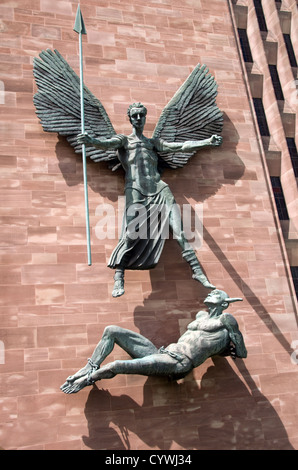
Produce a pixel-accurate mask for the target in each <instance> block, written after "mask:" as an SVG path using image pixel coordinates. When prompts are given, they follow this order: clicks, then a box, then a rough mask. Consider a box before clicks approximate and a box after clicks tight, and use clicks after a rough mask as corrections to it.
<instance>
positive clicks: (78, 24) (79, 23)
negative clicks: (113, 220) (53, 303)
mask: <svg viewBox="0 0 298 470" xmlns="http://www.w3.org/2000/svg"><path fill="white" fill-rule="evenodd" d="M73 30H74V31H75V32H76V33H78V35H79V45H80V94H81V132H82V134H85V115H84V80H83V44H82V35H83V34H87V32H86V28H85V24H84V20H83V16H82V13H81V9H80V5H78V9H77V16H76V21H75V25H74V28H73ZM82 157H83V175H84V194H85V214H86V235H87V253H88V266H91V264H92V262H91V244H90V224H89V207H88V206H89V205H88V185H87V165H86V146H85V144H82Z"/></svg>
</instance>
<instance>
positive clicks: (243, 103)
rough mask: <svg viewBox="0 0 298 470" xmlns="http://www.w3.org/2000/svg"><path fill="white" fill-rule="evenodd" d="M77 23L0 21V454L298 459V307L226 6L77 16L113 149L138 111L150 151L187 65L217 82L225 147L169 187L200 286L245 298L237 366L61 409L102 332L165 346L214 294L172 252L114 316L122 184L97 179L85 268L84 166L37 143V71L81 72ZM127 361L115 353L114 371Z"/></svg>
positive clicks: (172, 3) (34, 0)
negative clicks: (42, 61) (54, 65)
mask: <svg viewBox="0 0 298 470" xmlns="http://www.w3.org/2000/svg"><path fill="white" fill-rule="evenodd" d="M270 2H271V0H270ZM268 3H269V2H268ZM271 3H272V4H274V2H271ZM76 10H77V2H75V1H68V0H63V1H59V2H58V1H53V0H51V1H50V0H14V1H13V2H11V1H4V2H1V5H0V15H1V22H0V34H1V45H0V56H1V77H0V78H1V82H0V85H1V90H0V93H1V94H0V96H1V100H0V112H1V117H0V120H1V134H2V138H1V144H0V145H1V149H0V151H1V158H0V162H1V174H0V175H1V176H0V184H1V199H0V222H1V226H0V263H1V267H0V284H1V285H0V315H1V324H0V341H1V343H0V346H1V355H0V359H1V362H0V373H1V378H0V384H1V385H0V394H1V399H0V416H1V420H0V422H1V424H0V446H1V447H2V448H4V449H7V450H12V449H18V450H21V449H26V450H29V449H33V450H54V449H62V450H66V449H69V450H72V449H75V450H81V449H82V450H87V449H99V450H103V449H108V450H125V449H130V450H158V449H160V450H191V449H194V450H211V449H212V450H213V449H223V450H226V449H249V450H253V449H297V448H298V431H297V429H298V426H297V423H298V409H297V385H298V368H297V356H298V330H297V309H296V308H297V303H296V299H295V293H294V289H293V282H292V280H291V278H290V276H289V263H288V260H287V254H286V250H285V246H284V241H283V238H282V232H281V228H280V223H279V220H278V217H277V211H276V208H275V204H274V199H273V195H272V190H271V188H270V183H269V172H268V168H267V167H266V164H265V160H264V158H265V157H264V154H263V150H262V146H261V145H260V139H259V135H258V132H257V128H256V119H255V116H254V113H253V112H252V106H251V103H250V94H249V93H248V88H247V83H246V81H245V76H244V75H243V67H242V62H241V58H240V55H239V49H238V47H237V38H236V36H235V34H236V32H235V17H234V13H233V10H232V7H231V3H230V2H229V1H226V0H184V1H183V2H179V1H176V0H148V1H147V2H143V1H141V0H138V1H136V0H118V1H117V0H114V1H101V0H98V1H95V0H82V1H81V10H82V14H83V17H84V21H85V26H86V29H87V36H84V38H83V51H84V78H85V84H86V85H87V86H88V88H89V89H90V90H91V91H92V92H93V93H94V95H95V96H96V97H97V98H98V99H99V100H100V101H101V102H102V104H103V105H104V107H105V109H106V111H107V113H108V115H109V117H110V119H111V121H112V123H113V125H114V127H115V130H116V132H117V133H123V134H128V133H130V132H131V130H130V129H131V126H130V123H129V120H128V118H127V116H126V110H127V107H128V105H129V104H130V103H133V102H135V101H141V102H142V103H144V104H145V105H146V107H147V108H148V115H147V124H146V128H145V135H146V136H147V137H150V136H151V134H152V132H153V130H154V127H155V125H156V123H157V121H158V118H159V116H160V113H161V111H162V110H163V108H164V106H165V105H166V104H167V102H168V101H169V100H170V99H171V98H172V96H173V95H174V93H175V92H176V91H177V89H178V88H179V87H180V85H181V84H182V83H183V82H184V80H185V79H186V78H187V76H188V75H189V73H190V72H191V71H192V70H193V68H194V67H195V66H196V65H197V63H201V64H206V65H207V66H208V68H209V70H210V73H211V74H212V75H213V76H214V77H215V79H216V81H217V83H218V97H217V104H218V106H219V108H220V109H221V110H222V111H223V114H224V127H223V133H222V136H223V145H222V147H220V148H213V149H207V150H202V151H201V152H200V153H198V154H197V155H196V156H195V157H193V158H192V159H191V161H190V162H189V163H188V164H187V165H186V166H185V167H184V168H181V169H178V170H166V171H165V172H164V174H163V179H164V181H166V183H168V184H169V186H170V188H171V190H172V192H173V194H174V196H175V198H176V201H177V203H178V204H179V205H180V207H181V208H183V207H184V206H186V205H191V206H192V211H193V212H194V210H195V208H196V207H197V210H198V211H199V213H200V216H201V221H202V223H203V229H202V234H203V237H202V241H201V243H197V244H196V251H197V255H198V258H199V260H200V262H201V263H202V266H203V269H204V271H205V273H206V274H207V276H208V278H209V280H210V281H211V282H212V283H213V284H215V285H216V287H217V288H219V289H222V290H224V291H226V292H227V293H228V294H229V296H230V297H242V298H243V302H241V303H240V302H238V303H234V304H231V306H230V307H229V312H230V313H232V314H233V315H234V316H235V318H236V319H237V321H238V323H239V326H240V330H241V331H242V334H243V336H244V340H245V344H246V346H247V350H248V357H247V359H244V360H242V359H237V360H236V361H235V362H234V361H233V360H232V359H231V358H229V357H228V358H224V357H215V358H213V359H208V360H207V361H206V362H205V363H204V364H203V365H202V366H200V367H199V368H197V369H195V370H194V371H193V372H192V373H190V374H189V375H188V376H187V377H185V378H184V379H181V380H179V381H178V382H169V381H168V380H167V379H163V378H156V377H150V378H148V377H142V376H137V375H121V376H120V375H119V376H116V377H115V378H113V379H111V380H103V381H101V382H97V383H96V384H95V385H94V386H93V387H87V388H85V389H84V390H82V391H81V392H79V393H78V394H74V395H65V394H63V393H62V392H61V391H60V389H59V387H60V385H61V384H62V383H63V382H64V381H65V379H66V377H67V376H69V375H70V374H73V373H74V372H75V371H77V370H78V369H80V368H81V367H82V366H83V365H84V364H85V363H86V359H87V358H88V357H90V355H91V354H92V351H93V349H94V347H95V345H96V344H97V342H98V341H99V339H100V336H101V334H102V333H103V330H104V328H105V327H106V326H108V325H111V324H115V325H119V326H122V327H124V328H128V329H131V330H133V331H137V332H140V333H141V334H143V335H145V336H146V337H148V338H149V339H150V340H151V341H152V342H153V343H154V344H155V345H156V346H157V347H160V346H162V345H167V344H169V343H172V342H175V341H176V340H177V339H178V337H179V336H180V335H181V334H182V333H183V332H184V331H185V328H186V326H187V324H188V323H190V322H191V321H192V320H193V319H194V318H195V314H196V312H198V311H199V310H201V309H205V306H204V304H203V300H204V298H205V296H206V294H207V293H208V292H209V291H208V290H207V289H205V288H204V287H203V286H201V285H200V284H199V283H197V282H196V281H194V280H192V278H191V271H190V268H189V266H188V265H187V264H186V263H185V261H184V260H183V259H182V257H181V250H180V248H179V246H178V244H177V241H176V240H173V239H169V240H167V242H166V244H165V248H164V251H163V253H162V256H161V259H160V263H159V264H158V266H157V267H156V268H155V269H153V270H151V271H127V274H126V284H125V287H126V292H125V294H124V296H122V297H120V298H112V296H111V291H112V287H113V271H112V270H111V269H109V268H108V267H107V262H108V260H109V257H110V255H111V252H112V250H113V248H114V247H115V245H116V243H117V239H118V235H119V223H118V219H119V218H118V213H119V210H120V206H119V197H121V196H123V189H124V180H123V173H122V171H121V170H119V171H116V172H113V173H112V172H111V170H110V169H109V168H108V167H107V165H106V164H104V163H102V164H100V163H94V162H91V161H89V162H88V164H87V173H88V194H89V209H90V225H91V241H92V265H91V266H88V264H87V254H86V230H85V214H84V186H83V168H82V161H81V157H80V156H79V155H76V154H75V153H74V151H73V149H72V147H70V145H69V144H68V143H67V141H66V140H65V139H64V138H61V137H59V136H58V135H57V134H56V133H53V134H51V133H46V132H44V131H43V129H42V126H41V124H40V122H39V120H38V118H37V116H36V114H35V108H34V104H33V95H34V93H35V92H36V91H37V88H36V84H35V82H34V79H33V74H32V67H33V59H34V57H37V56H38V55H39V53H40V52H41V51H42V50H45V49H48V48H49V49H52V50H53V49H57V50H58V51H59V52H60V53H61V54H62V55H63V56H64V58H65V59H66V60H67V61H68V62H69V64H70V65H71V66H72V67H73V68H74V70H75V71H76V72H77V73H78V72H79V49H78V35H77V34H76V33H75V32H74V31H73V26H74V21H75V14H76ZM120 202H121V199H120ZM103 204H106V205H107V206H108V207H109V208H110V209H111V210H112V212H111V214H112V215H111V219H110V221H109V224H110V225H109V227H111V228H115V231H114V232H115V233H114V235H113V236H112V237H111V238H110V239H108V238H105V239H100V238H99V236H98V234H99V225H100V223H101V221H102V212H101V210H102V208H103ZM113 214H115V217H114V216H113ZM295 351H297V352H295ZM124 358H127V355H126V354H125V353H124V352H123V351H122V350H121V349H120V348H118V347H115V349H114V351H113V353H112V355H111V356H110V359H111V360H114V359H124Z"/></svg>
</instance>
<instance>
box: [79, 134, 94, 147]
mask: <svg viewBox="0 0 298 470" xmlns="http://www.w3.org/2000/svg"><path fill="white" fill-rule="evenodd" d="M77 142H78V144H85V145H92V144H93V139H92V137H90V135H88V134H87V133H85V134H79V135H78V136H77Z"/></svg>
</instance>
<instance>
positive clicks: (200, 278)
mask: <svg viewBox="0 0 298 470" xmlns="http://www.w3.org/2000/svg"><path fill="white" fill-rule="evenodd" d="M192 278H193V279H195V280H196V281H199V282H200V283H201V284H202V285H203V286H204V287H206V288H207V289H216V287H215V286H214V285H213V284H211V283H210V282H209V281H208V279H207V277H206V276H205V274H203V273H202V271H201V270H198V271H196V270H194V272H193V275H192Z"/></svg>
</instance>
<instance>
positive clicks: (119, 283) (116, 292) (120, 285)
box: [112, 271, 125, 297]
mask: <svg viewBox="0 0 298 470" xmlns="http://www.w3.org/2000/svg"><path fill="white" fill-rule="evenodd" d="M114 281H115V282H114V288H113V292H112V296H113V297H120V296H121V295H123V294H124V292H125V290H124V272H123V271H116V273H115V276H114Z"/></svg>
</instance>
